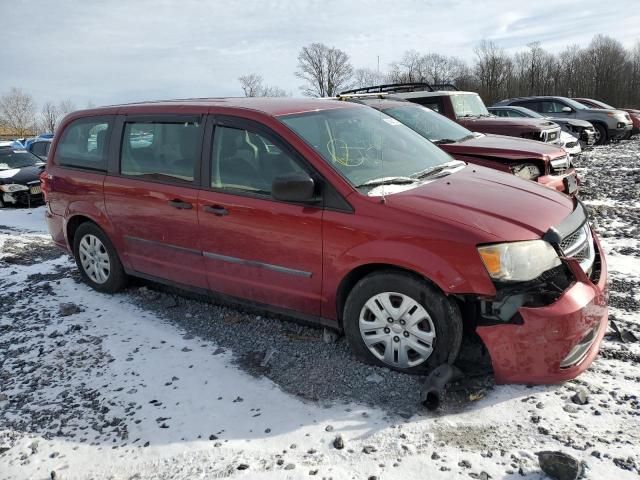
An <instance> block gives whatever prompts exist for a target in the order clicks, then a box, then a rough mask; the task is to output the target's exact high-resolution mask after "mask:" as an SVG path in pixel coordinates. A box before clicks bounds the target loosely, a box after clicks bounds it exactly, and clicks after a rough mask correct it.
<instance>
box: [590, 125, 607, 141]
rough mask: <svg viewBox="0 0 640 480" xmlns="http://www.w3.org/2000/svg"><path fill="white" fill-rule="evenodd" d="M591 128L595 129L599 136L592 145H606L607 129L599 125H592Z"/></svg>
mask: <svg viewBox="0 0 640 480" xmlns="http://www.w3.org/2000/svg"><path fill="white" fill-rule="evenodd" d="M593 128H595V129H596V130H597V132H598V134H599V135H600V138H598V139H597V140H596V142H595V143H594V145H606V144H607V143H608V142H609V136H608V134H607V129H606V128H605V127H604V125H600V124H599V123H594V124H593Z"/></svg>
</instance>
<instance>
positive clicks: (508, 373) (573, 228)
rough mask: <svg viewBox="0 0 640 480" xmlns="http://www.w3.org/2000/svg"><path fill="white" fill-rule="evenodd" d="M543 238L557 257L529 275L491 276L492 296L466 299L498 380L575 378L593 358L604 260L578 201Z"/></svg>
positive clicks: (602, 306) (602, 318)
mask: <svg viewBox="0 0 640 480" xmlns="http://www.w3.org/2000/svg"><path fill="white" fill-rule="evenodd" d="M543 240H544V241H545V242H547V243H548V244H549V245H551V246H552V247H553V248H554V249H555V250H556V252H557V255H558V258H559V260H560V261H559V264H558V265H555V266H553V267H552V268H550V269H547V270H545V271H544V272H542V273H541V274H540V275H538V276H536V278H534V279H533V280H527V281H509V280H507V281H501V280H496V279H495V278H494V285H495V287H496V294H495V296H494V297H492V298H479V299H478V298H476V299H474V300H473V301H472V302H469V300H470V299H467V302H465V303H466V304H467V305H469V304H470V303H471V304H472V305H473V306H472V308H473V309H474V310H475V314H474V316H473V317H474V318H475V325H474V326H475V331H476V333H477V334H478V335H479V336H480V338H481V339H482V341H483V342H484V344H485V346H486V348H487V350H488V352H489V355H490V357H491V363H492V366H493V370H494V375H495V380H496V382H497V383H555V382H559V381H563V380H567V379H570V378H574V377H575V376H577V375H579V374H580V373H581V372H582V371H584V370H585V369H586V368H587V367H588V366H589V365H590V363H591V362H592V361H593V359H594V358H595V356H596V355H597V352H598V345H599V343H600V341H601V339H602V337H603V336H604V333H605V330H606V324H607V292H606V281H607V271H606V263H605V259H604V256H603V254H602V250H601V248H600V245H599V242H598V239H597V237H596V236H595V235H594V234H593V232H592V230H591V227H590V226H589V223H588V219H587V215H586V211H585V209H584V207H583V205H582V204H581V203H580V202H577V206H576V209H575V210H574V212H573V213H572V214H571V215H570V216H569V217H567V219H565V221H563V222H562V224H561V225H558V226H557V227H552V228H550V229H549V231H548V232H547V233H546V234H545V235H544V236H543ZM534 260H535V259H534Z"/></svg>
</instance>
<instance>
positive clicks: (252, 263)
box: [203, 252, 312, 278]
mask: <svg viewBox="0 0 640 480" xmlns="http://www.w3.org/2000/svg"><path fill="white" fill-rule="evenodd" d="M203 255H204V256H205V257H207V258H211V259H213V260H222V261H223V262H229V263H238V264H240V265H245V266H248V267H256V268H263V269H265V270H271V271H272V272H280V273H287V274H289V275H296V276H298V277H305V278H311V276H312V273H311V272H305V271H303V270H296V269H294V268H288V267H282V266H280V265H273V264H271V263H263V262H257V261H255V260H245V259H244V258H237V257H229V256H227V255H220V254H219V253H211V252H203Z"/></svg>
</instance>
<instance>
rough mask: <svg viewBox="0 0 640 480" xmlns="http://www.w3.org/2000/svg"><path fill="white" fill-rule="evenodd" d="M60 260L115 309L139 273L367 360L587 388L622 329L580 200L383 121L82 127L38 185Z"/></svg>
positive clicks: (250, 119)
mask: <svg viewBox="0 0 640 480" xmlns="http://www.w3.org/2000/svg"><path fill="white" fill-rule="evenodd" d="M42 184H43V190H44V192H45V198H46V202H47V206H48V207H47V214H46V215H47V221H48V224H49V229H50V232H51V235H52V236H53V239H54V241H55V243H56V244H58V245H59V246H61V247H63V248H65V249H68V250H69V251H71V252H72V253H73V255H74V256H75V258H76V262H77V264H78V268H79V270H80V272H81V274H82V277H83V279H84V280H85V281H86V282H87V283H88V284H89V285H90V286H92V287H93V288H95V289H96V290H98V291H102V292H115V291H117V290H119V289H121V288H122V287H123V286H124V285H125V283H126V280H127V277H128V276H130V275H131V276H137V277H143V278H147V279H152V280H155V281H159V282H164V283H167V284H171V285H176V286H181V287H184V288H188V289H193V290H196V291H199V292H207V293H211V294H214V295H216V296H218V297H220V298H221V299H223V300H231V301H234V302H246V303H249V304H251V305H257V306H260V307H263V308H266V309H269V310H272V311H275V312H279V313H282V314H286V315H289V316H292V317H296V318H298V319H301V320H306V321H312V322H316V323H318V324H321V325H325V326H327V327H331V328H335V329H339V330H342V331H344V333H345V335H346V337H347V339H348V341H349V343H350V345H351V347H352V349H353V352H354V353H355V354H356V355H357V356H358V357H359V358H361V359H362V360H364V361H367V362H370V363H372V364H376V365H380V366H387V367H390V368H394V369H397V370H401V371H405V372H416V373H418V372H428V371H430V370H432V369H433V368H435V367H437V366H439V365H441V364H444V363H447V362H449V363H450V362H453V361H454V360H455V359H456V357H457V355H458V353H459V350H460V348H461V343H462V337H463V331H464V332H470V333H472V334H473V333H474V332H475V333H477V335H479V336H480V338H481V339H482V340H483V341H484V343H485V345H486V347H487V349H488V351H489V353H490V356H491V361H492V365H493V369H494V373H495V377H496V380H497V381H498V382H526V383H550V382H557V381H562V380H565V379H568V378H573V377H575V376H576V375H578V374H579V373H580V372H582V371H583V370H585V369H586V368H587V367H588V366H589V364H590V363H591V362H592V360H593V359H594V357H595V356H596V355H597V352H598V347H599V344H600V341H601V339H602V337H603V335H604V333H605V330H606V325H607V295H606V281H607V270H606V264H605V259H604V255H603V253H602V250H601V248H600V245H599V242H598V239H597V237H596V236H595V235H594V233H593V231H592V230H591V227H590V225H589V221H588V218H587V212H586V210H585V208H584V207H583V205H582V204H581V203H580V202H579V201H578V200H576V199H572V198H569V197H567V196H565V195H563V194H561V193H558V192H556V191H553V190H551V189H548V188H545V187H543V186H540V185H538V184H535V183H533V182H528V181H525V180H522V179H520V178H517V177H515V176H513V175H510V174H507V173H502V172H499V171H496V170H492V169H488V168H484V167H481V166H477V165H469V164H466V163H464V162H462V161H458V160H454V159H453V158H451V157H450V156H449V155H448V154H447V153H445V152H443V151H442V150H440V149H438V148H437V147H436V146H435V145H433V144H432V143H431V142H429V141H428V140H426V139H425V138H423V137H422V136H420V135H419V134H418V133H416V132H414V131H413V130H411V129H410V128H408V127H406V126H405V125H403V124H401V123H400V122H398V121H397V120H395V119H393V118H391V117H389V116H387V115H385V114H384V113H381V112H378V111H375V110H374V109H372V108H369V107H366V106H363V105H357V104H353V103H347V102H336V101H332V100H320V99H264V98H260V99H258V98H241V99H196V100H180V101H166V102H154V103H139V104H130V105H121V106H112V107H104V108H95V109H91V110H84V111H79V112H75V113H72V114H71V115H69V116H67V117H66V118H65V119H64V121H63V122H62V124H61V125H60V129H59V132H58V133H57V135H56V138H55V139H54V142H53V145H52V147H51V152H50V155H49V159H48V165H47V169H46V173H45V174H43V176H42Z"/></svg>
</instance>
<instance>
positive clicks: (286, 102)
mask: <svg viewBox="0 0 640 480" xmlns="http://www.w3.org/2000/svg"><path fill="white" fill-rule="evenodd" d="M162 107H171V108H176V107H177V108H179V107H202V108H203V109H208V108H210V107H221V108H225V109H227V108H229V109H233V108H239V109H245V110H254V111H258V112H262V113H265V114H267V115H271V116H274V117H277V116H280V115H292V114H297V113H304V112H312V111H319V110H329V109H336V108H357V107H358V105H355V104H353V103H349V102H336V101H334V100H328V99H320V98H287V97H284V98H283V97H278V98H273V97H219V98H215V97H212V98H186V99H176V100H154V101H148V102H136V103H126V104H120V105H110V106H105V107H96V108H92V109H89V110H83V111H78V112H74V113H75V114H80V115H82V114H84V115H86V114H89V113H90V114H91V115H106V114H111V115H113V114H118V113H129V112H132V113H136V114H141V113H145V112H146V111H148V112H149V113H155V112H158V110H159V109H160V108H162ZM74 116H76V115H74Z"/></svg>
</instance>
